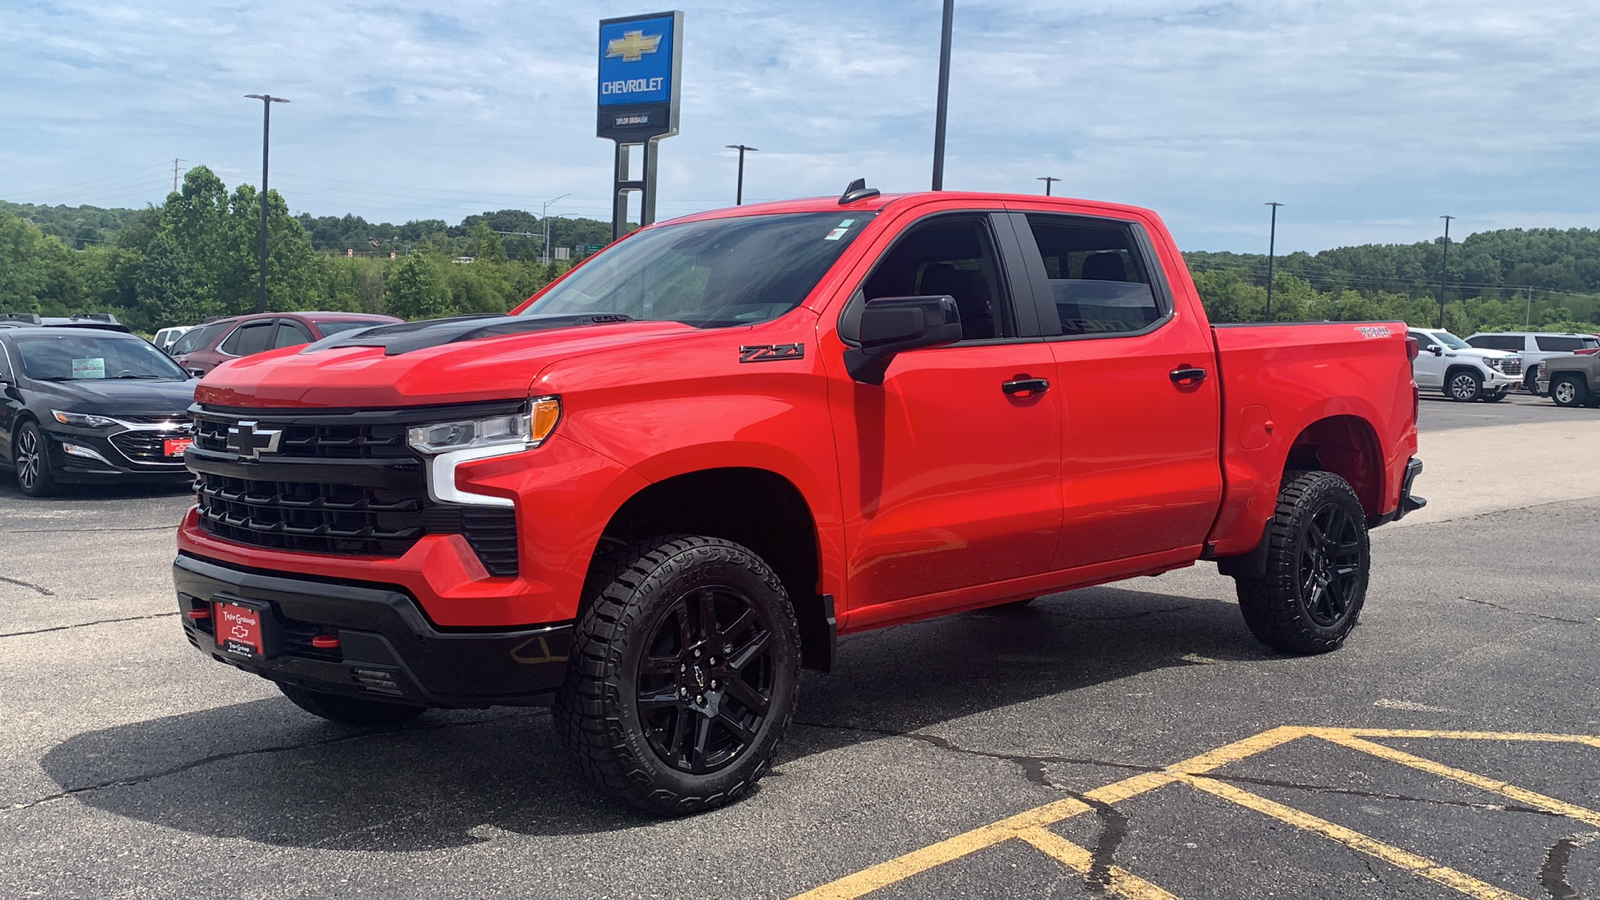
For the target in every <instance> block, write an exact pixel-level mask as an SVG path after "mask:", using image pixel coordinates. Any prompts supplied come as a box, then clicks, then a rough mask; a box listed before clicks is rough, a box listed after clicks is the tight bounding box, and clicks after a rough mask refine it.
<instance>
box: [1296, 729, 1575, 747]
mask: <svg viewBox="0 0 1600 900" xmlns="http://www.w3.org/2000/svg"><path fill="white" fill-rule="evenodd" d="M1305 731H1306V733H1307V734H1315V735H1318V736H1319V737H1320V736H1321V735H1324V734H1348V735H1352V736H1354V737H1380V738H1382V737H1388V738H1444V739H1448V740H1461V741H1535V742H1543V743H1549V744H1594V745H1595V746H1597V747H1600V738H1597V737H1590V736H1588V735H1583V734H1546V733H1543V732H1538V731H1431V730H1424V729H1416V728H1307V729H1305Z"/></svg>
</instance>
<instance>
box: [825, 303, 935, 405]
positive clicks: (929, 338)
mask: <svg viewBox="0 0 1600 900" xmlns="http://www.w3.org/2000/svg"><path fill="white" fill-rule="evenodd" d="M860 340H861V346H860V347H851V348H850V349H849V350H846V351H845V353H844V364H845V369H846V370H848V371H849V373H850V377H851V378H854V379H855V380H856V381H859V382H861V383H863V384H883V375H884V373H885V372H887V371H888V369H889V362H890V361H891V360H893V359H894V357H895V354H897V353H904V352H906V351H907V350H916V349H918V348H919V347H939V346H943V345H945V344H954V343H956V342H957V341H959V340H961V313H960V312H959V311H958V310H957V309H956V301H955V298H953V297H949V296H934V297H879V298H878V299H876V300H868V301H867V303H866V306H865V307H864V308H863V309H862V310H861V328H860Z"/></svg>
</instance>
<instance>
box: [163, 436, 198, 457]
mask: <svg viewBox="0 0 1600 900" xmlns="http://www.w3.org/2000/svg"><path fill="white" fill-rule="evenodd" d="M193 443H194V438H192V437H175V438H165V439H163V440H162V441H161V452H162V453H163V454H165V455H166V456H168V457H173V456H182V455H183V451H185V450H187V449H189V446H190V445H191V444H193Z"/></svg>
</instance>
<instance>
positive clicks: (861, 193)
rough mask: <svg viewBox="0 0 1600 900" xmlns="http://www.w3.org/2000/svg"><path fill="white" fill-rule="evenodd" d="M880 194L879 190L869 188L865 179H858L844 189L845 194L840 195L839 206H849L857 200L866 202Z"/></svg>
mask: <svg viewBox="0 0 1600 900" xmlns="http://www.w3.org/2000/svg"><path fill="white" fill-rule="evenodd" d="M879 193H880V192H879V191H878V189H877V188H869V187H867V180H866V179H865V178H857V179H856V180H855V181H852V182H850V186H849V187H847V188H845V189H844V193H843V194H840V195H839V205H840V206H848V205H850V204H852V203H854V202H856V201H857V200H865V199H867V198H868V197H876V196H878V194H879Z"/></svg>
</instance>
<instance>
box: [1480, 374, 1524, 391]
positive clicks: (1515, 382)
mask: <svg viewBox="0 0 1600 900" xmlns="http://www.w3.org/2000/svg"><path fill="white" fill-rule="evenodd" d="M1519 387H1522V376H1521V375H1507V374H1506V373H1504V372H1501V371H1500V370H1498V369H1490V370H1489V377H1488V378H1485V379H1484V380H1483V389H1484V390H1485V391H1510V390H1515V389H1517V388H1519Z"/></svg>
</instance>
